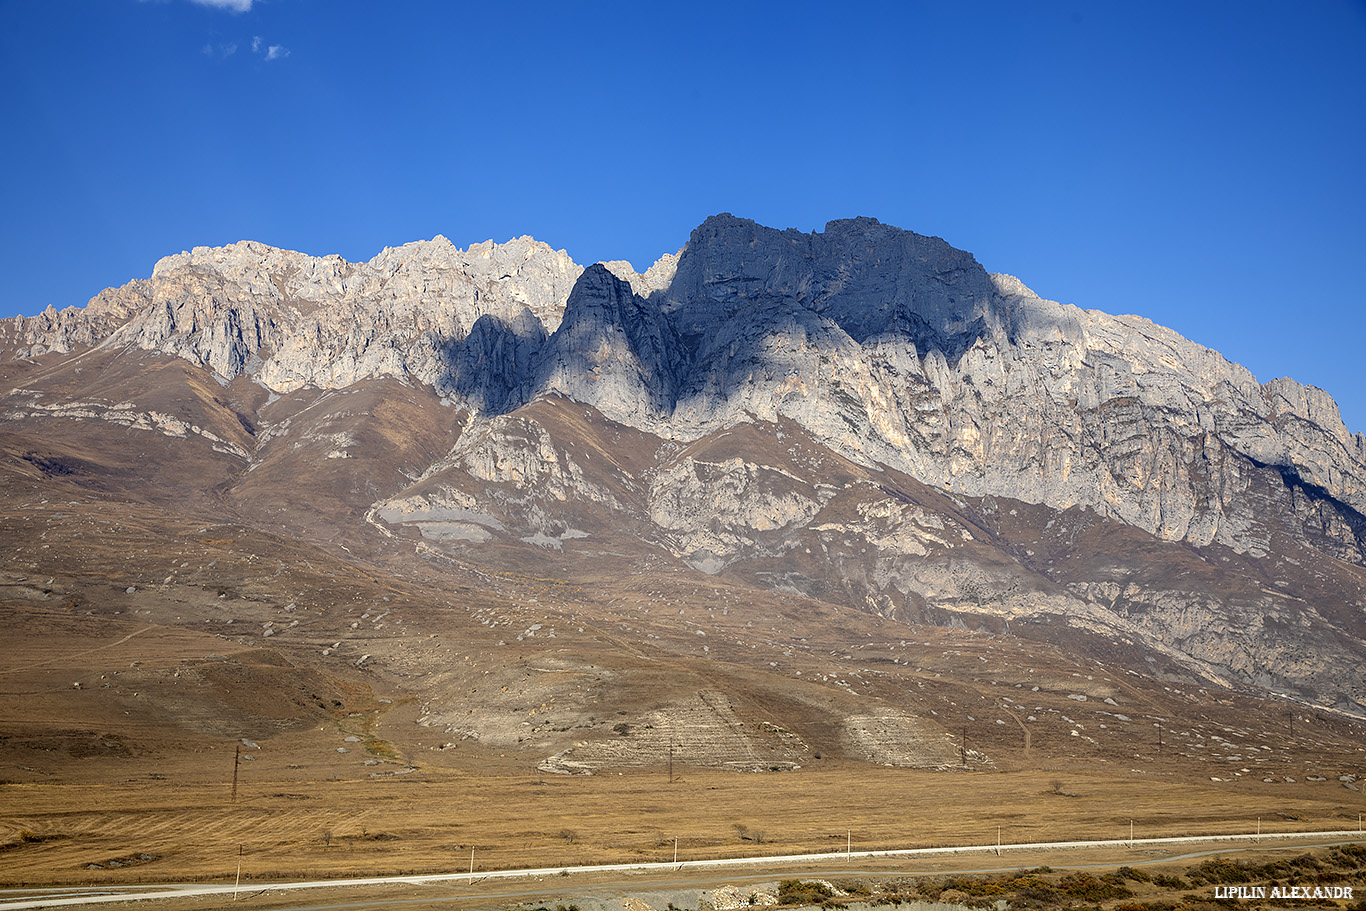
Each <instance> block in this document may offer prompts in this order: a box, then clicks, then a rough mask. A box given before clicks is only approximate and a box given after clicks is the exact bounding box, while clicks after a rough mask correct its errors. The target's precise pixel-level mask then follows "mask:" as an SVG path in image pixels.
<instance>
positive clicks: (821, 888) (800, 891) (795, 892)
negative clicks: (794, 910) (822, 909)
mask: <svg viewBox="0 0 1366 911" xmlns="http://www.w3.org/2000/svg"><path fill="white" fill-rule="evenodd" d="M834 894H835V893H833V892H831V891H830V887H829V886H827V885H826V884H825V883H820V882H805V883H804V882H802V881H801V880H799V879H785V880H783V881H782V882H780V883H778V904H780V905H819V904H820V903H821V902H823V901H825V900H826V899H827V898H831V897H833V896H834Z"/></svg>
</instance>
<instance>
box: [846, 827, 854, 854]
mask: <svg viewBox="0 0 1366 911" xmlns="http://www.w3.org/2000/svg"><path fill="white" fill-rule="evenodd" d="M844 853H845V854H847V855H849V856H850V857H852V856H853V855H854V830H853V829H846V830H845V832H844Z"/></svg>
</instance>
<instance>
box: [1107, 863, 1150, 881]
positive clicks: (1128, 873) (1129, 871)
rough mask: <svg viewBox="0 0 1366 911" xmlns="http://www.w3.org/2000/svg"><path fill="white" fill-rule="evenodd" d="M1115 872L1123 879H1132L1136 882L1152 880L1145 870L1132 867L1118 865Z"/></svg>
mask: <svg viewBox="0 0 1366 911" xmlns="http://www.w3.org/2000/svg"><path fill="white" fill-rule="evenodd" d="M1115 872H1116V873H1118V874H1119V875H1120V876H1121V877H1123V878H1124V879H1132V880H1133V881H1134V882H1136V883H1150V882H1152V881H1153V878H1152V877H1151V876H1149V875H1148V874H1147V873H1146V872H1144V871H1143V870H1138V869H1135V868H1133V867H1120V868H1119V869H1118V870H1116V871H1115Z"/></svg>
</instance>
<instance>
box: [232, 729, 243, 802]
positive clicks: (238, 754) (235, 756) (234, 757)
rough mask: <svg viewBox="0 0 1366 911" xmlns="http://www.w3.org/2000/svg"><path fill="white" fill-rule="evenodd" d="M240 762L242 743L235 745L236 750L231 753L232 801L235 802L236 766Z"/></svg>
mask: <svg viewBox="0 0 1366 911" xmlns="http://www.w3.org/2000/svg"><path fill="white" fill-rule="evenodd" d="M241 764H242V744H240V743H239V744H238V745H237V751H236V752H235V753H233V754H232V802H233V803H237V767H238V766H239V765H241Z"/></svg>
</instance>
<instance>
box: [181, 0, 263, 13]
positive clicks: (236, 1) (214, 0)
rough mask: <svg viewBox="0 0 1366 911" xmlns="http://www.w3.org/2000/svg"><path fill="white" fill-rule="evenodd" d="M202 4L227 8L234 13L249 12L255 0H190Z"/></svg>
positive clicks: (215, 7) (216, 7)
mask: <svg viewBox="0 0 1366 911" xmlns="http://www.w3.org/2000/svg"><path fill="white" fill-rule="evenodd" d="M190 2H191V3H197V4H198V5H200V6H212V7H213V8H214V9H225V10H227V11H229V12H232V13H249V12H251V4H252V3H253V2H254V0H190Z"/></svg>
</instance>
